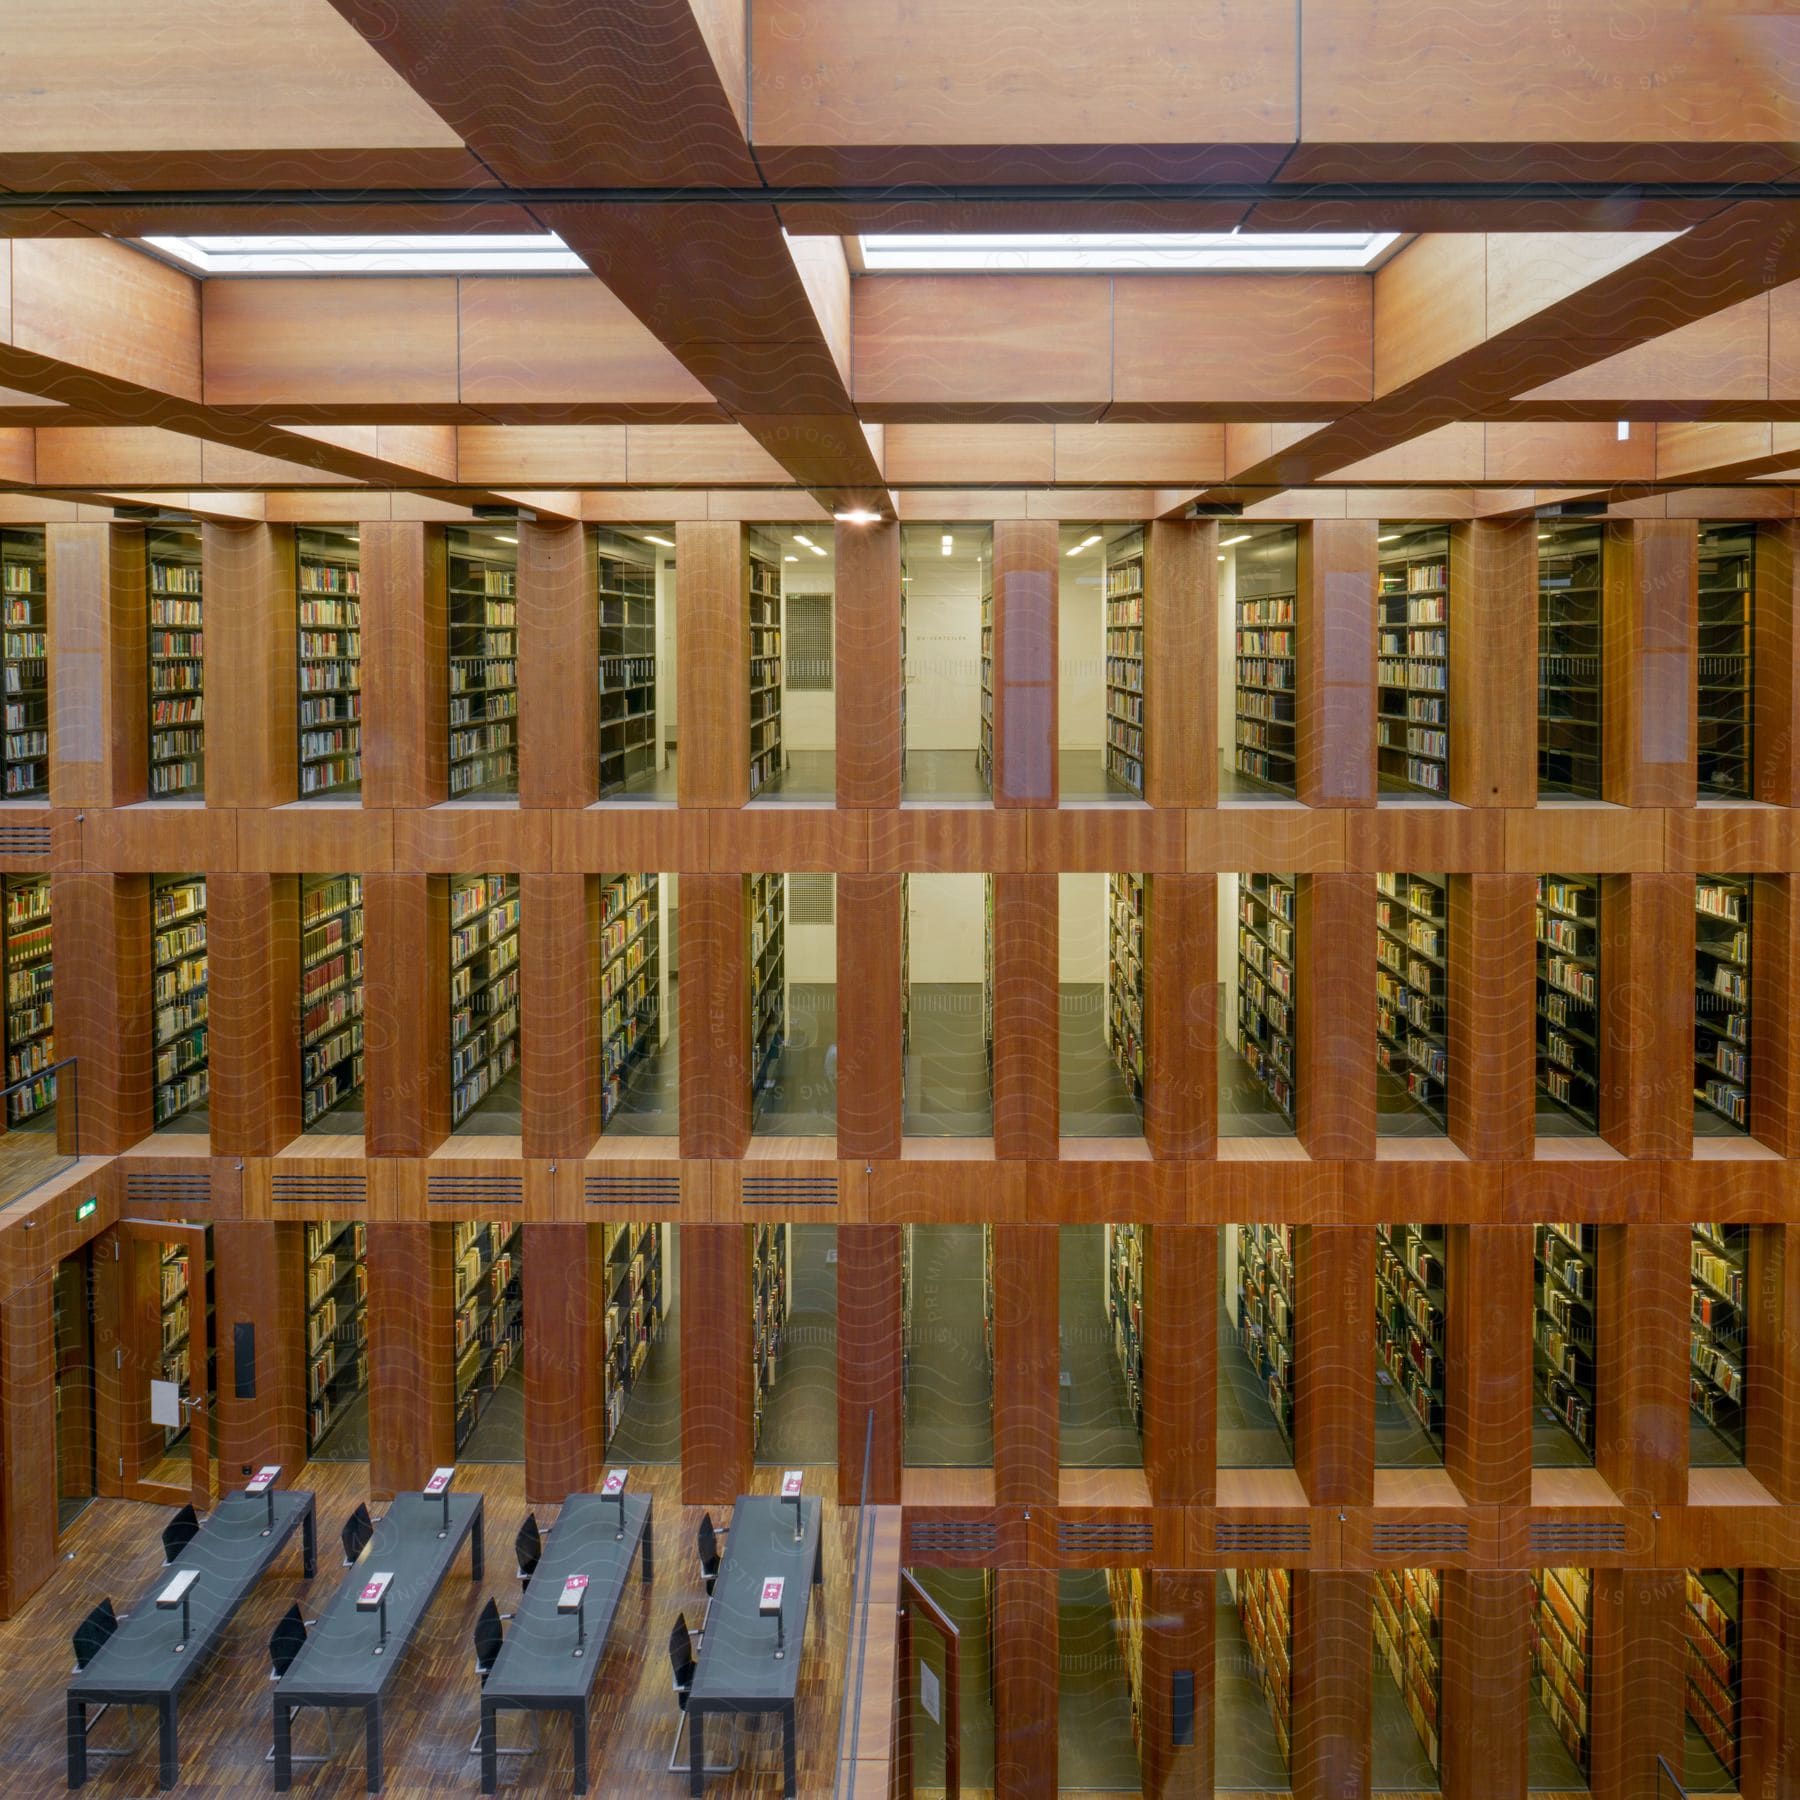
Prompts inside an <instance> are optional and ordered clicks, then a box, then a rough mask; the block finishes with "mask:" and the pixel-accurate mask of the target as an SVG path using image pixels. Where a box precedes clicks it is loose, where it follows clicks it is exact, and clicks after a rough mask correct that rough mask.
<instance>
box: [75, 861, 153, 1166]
mask: <svg viewBox="0 0 1800 1800" xmlns="http://www.w3.org/2000/svg"><path fill="white" fill-rule="evenodd" d="M50 911H51V917H52V919H53V920H54V931H55V935H56V947H57V949H58V951H60V953H61V954H60V956H59V958H58V964H57V977H58V979H57V986H56V1052H57V1055H58V1056H61V1057H70V1056H72V1057H75V1058H76V1059H77V1061H78V1063H79V1068H78V1070H77V1079H78V1103H79V1105H80V1108H81V1149H82V1153H83V1154H84V1155H88V1156H114V1155H117V1154H118V1152H119V1151H121V1150H124V1149H127V1148H128V1147H129V1146H131V1145H132V1144H135V1143H137V1142H138V1140H139V1139H140V1138H144V1137H147V1136H148V1135H149V1133H150V1128H151V1116H152V1115H151V1092H150V1090H151V1072H152V1067H153V1065H152V1060H151V1042H150V882H149V878H148V877H147V876H144V875H116V876H115V875H54V876H52V877H51V880H50Z"/></svg>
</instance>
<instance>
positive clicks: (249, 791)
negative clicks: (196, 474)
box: [200, 524, 300, 905]
mask: <svg viewBox="0 0 1800 1800" xmlns="http://www.w3.org/2000/svg"><path fill="white" fill-rule="evenodd" d="M200 561H201V581H202V584H203V590H204V593H205V618H206V803H207V805H208V806H232V807H254V806H281V805H283V804H285V803H286V802H288V801H291V800H293V799H294V798H295V797H296V796H297V794H298V792H299V783H300V741H299V714H298V690H297V686H296V678H295V663H296V660H297V658H298V655H299V640H298V637H297V624H298V613H297V611H296V607H297V605H298V601H297V599H296V596H295V588H294V579H295V577H294V528H293V527H292V526H291V525H214V524H204V525H202V526H201V527H200ZM209 905H210V897H209Z"/></svg>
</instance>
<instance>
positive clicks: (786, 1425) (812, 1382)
mask: <svg viewBox="0 0 1800 1800" xmlns="http://www.w3.org/2000/svg"><path fill="white" fill-rule="evenodd" d="M747 1229H753V1228H747ZM776 1229H777V1231H779V1232H781V1233H783V1234H784V1235H785V1248H786V1255H787V1259H788V1260H787V1269H788V1273H787V1279H786V1317H785V1320H784V1322H783V1323H782V1325H781V1327H780V1330H779V1332H778V1334H777V1340H778V1341H777V1345H776V1352H775V1354H776V1358H777V1368H776V1372H775V1377H774V1381H773V1382H772V1384H771V1386H770V1388H769V1393H768V1398H767V1400H766V1401H765V1402H764V1403H763V1408H762V1431H761V1435H760V1436H759V1437H758V1439H757V1443H756V1460H757V1461H758V1462H759V1463H774V1464H779V1465H781V1466H783V1467H793V1466H794V1465H795V1464H801V1463H835V1462H836V1461H837V1346H838V1333H837V1227H836V1226H835V1225H787V1226H779V1227H776Z"/></svg>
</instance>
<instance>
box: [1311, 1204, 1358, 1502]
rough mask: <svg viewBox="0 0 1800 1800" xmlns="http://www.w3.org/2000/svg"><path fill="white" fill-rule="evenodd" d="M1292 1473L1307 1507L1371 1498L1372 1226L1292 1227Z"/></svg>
mask: <svg viewBox="0 0 1800 1800" xmlns="http://www.w3.org/2000/svg"><path fill="white" fill-rule="evenodd" d="M1294 1289H1295V1292H1294V1319H1293V1328H1294V1472H1295V1474H1297V1475H1298V1476H1299V1477H1300V1485H1301V1486H1302V1487H1304V1488H1305V1489H1306V1497H1307V1499H1308V1500H1310V1501H1311V1502H1312V1504H1313V1505H1314V1506H1368V1505H1370V1504H1372V1502H1373V1501H1374V1498H1375V1298H1374V1295H1375V1231H1374V1227H1373V1226H1368V1225H1302V1226H1299V1227H1297V1228H1296V1229H1295V1232H1294Z"/></svg>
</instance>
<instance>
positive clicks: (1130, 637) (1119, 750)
mask: <svg viewBox="0 0 1800 1800" xmlns="http://www.w3.org/2000/svg"><path fill="white" fill-rule="evenodd" d="M1106 772H1107V774H1108V775H1109V776H1111V777H1112V779H1113V780H1114V781H1117V782H1119V783H1121V784H1122V785H1124V786H1125V787H1128V788H1130V789H1131V791H1132V792H1133V793H1134V794H1136V795H1137V796H1138V798H1139V799H1140V800H1141V799H1142V798H1143V797H1144V534H1143V533H1142V532H1141V531H1134V532H1132V533H1131V534H1130V535H1129V536H1127V537H1125V538H1123V539H1121V540H1120V541H1119V542H1117V543H1116V544H1113V545H1110V546H1109V547H1108V553H1107V563H1106Z"/></svg>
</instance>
